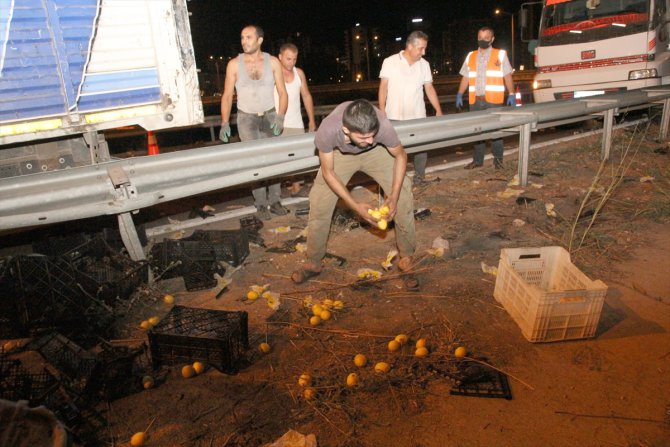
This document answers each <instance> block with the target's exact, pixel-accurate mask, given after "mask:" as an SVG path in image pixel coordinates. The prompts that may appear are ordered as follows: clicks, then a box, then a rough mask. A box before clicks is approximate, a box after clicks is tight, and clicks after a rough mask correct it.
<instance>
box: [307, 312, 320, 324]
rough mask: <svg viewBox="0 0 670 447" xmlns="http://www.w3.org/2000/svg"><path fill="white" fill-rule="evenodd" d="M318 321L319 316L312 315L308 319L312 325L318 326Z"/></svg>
mask: <svg viewBox="0 0 670 447" xmlns="http://www.w3.org/2000/svg"><path fill="white" fill-rule="evenodd" d="M319 323H321V317H319V316H317V315H314V316H313V317H312V318H310V319H309V324H310V325H312V326H318V325H319Z"/></svg>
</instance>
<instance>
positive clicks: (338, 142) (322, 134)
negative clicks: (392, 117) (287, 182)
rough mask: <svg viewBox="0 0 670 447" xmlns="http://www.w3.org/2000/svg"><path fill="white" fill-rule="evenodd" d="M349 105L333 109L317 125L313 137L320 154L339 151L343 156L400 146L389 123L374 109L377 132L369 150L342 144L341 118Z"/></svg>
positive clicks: (349, 102) (341, 105) (345, 103)
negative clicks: (383, 147) (378, 146)
mask: <svg viewBox="0 0 670 447" xmlns="http://www.w3.org/2000/svg"><path fill="white" fill-rule="evenodd" d="M349 104H351V101H347V102H343V103H342V104H340V105H339V106H337V107H335V110H333V111H332V112H331V113H330V115H328V116H327V117H326V118H324V120H323V121H321V124H320V125H319V130H317V131H316V136H315V137H314V144H315V145H316V148H317V149H318V150H320V151H321V152H325V153H328V152H332V151H333V149H339V151H340V152H342V153H343V154H359V153H361V152H365V151H367V150H370V149H372V147H374V146H377V145H378V144H382V145H384V146H386V147H387V148H389V147H396V146H399V145H400V139H399V138H398V134H397V133H396V131H395V129H394V128H393V125H392V124H391V122H390V121H389V120H388V119H387V118H385V117H384V116H383V115H382V113H381V112H380V111H379V109H377V108H376V107H375V112H377V118H378V119H379V132H377V135H375V138H374V140H373V142H372V147H371V148H370V149H361V148H359V147H358V146H356V145H354V144H348V143H345V142H344V131H342V117H343V116H344V109H346V108H347V106H348V105H349Z"/></svg>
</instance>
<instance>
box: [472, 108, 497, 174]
mask: <svg viewBox="0 0 670 447" xmlns="http://www.w3.org/2000/svg"><path fill="white" fill-rule="evenodd" d="M502 106H503V105H502V104H491V103H490V102H486V101H483V100H477V102H475V103H474V104H470V111H471V112H475V111H478V110H486V109H492V108H495V107H502ZM491 146H492V151H491V152H493V161H494V163H502V160H503V151H504V148H503V140H502V138H499V139H497V140H491ZM485 154H486V141H480V142H479V143H477V144H475V154H474V156H473V158H472V161H474V162H475V164H476V165H477V166H481V165H483V164H484V155H485Z"/></svg>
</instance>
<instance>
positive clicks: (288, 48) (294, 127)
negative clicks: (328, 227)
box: [275, 43, 316, 197]
mask: <svg viewBox="0 0 670 447" xmlns="http://www.w3.org/2000/svg"><path fill="white" fill-rule="evenodd" d="M278 58H279V63H280V65H281V67H282V74H283V75H284V85H285V86H286V93H287V94H288V108H287V109H286V117H285V118H284V132H282V135H299V134H303V133H305V124H304V123H303V121H302V114H301V113H300V98H301V97H302V102H303V104H305V111H306V112H307V120H308V121H307V129H308V131H309V132H314V131H315V130H316V122H315V121H314V101H312V94H311V93H310V92H309V87H308V86H307V78H306V77H305V73H304V72H303V71H302V70H301V69H300V68H297V67H296V66H295V64H296V62H297V61H298V47H296V46H295V45H293V44H292V43H285V44H284V45H282V46H281V48H280V49H279V56H278ZM275 107H279V94H278V92H277V90H276V89H275ZM308 190H309V188H308V187H307V185H305V186H302V187H301V185H300V182H298V181H296V182H293V183H292V185H291V188H289V192H290V193H291V197H307V195H308V193H309V191H308Z"/></svg>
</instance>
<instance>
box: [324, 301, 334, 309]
mask: <svg viewBox="0 0 670 447" xmlns="http://www.w3.org/2000/svg"><path fill="white" fill-rule="evenodd" d="M321 305H322V306H323V307H325V308H326V309H330V308H331V307H333V300H331V299H329V298H326V299H325V300H323V302H322V303H321Z"/></svg>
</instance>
